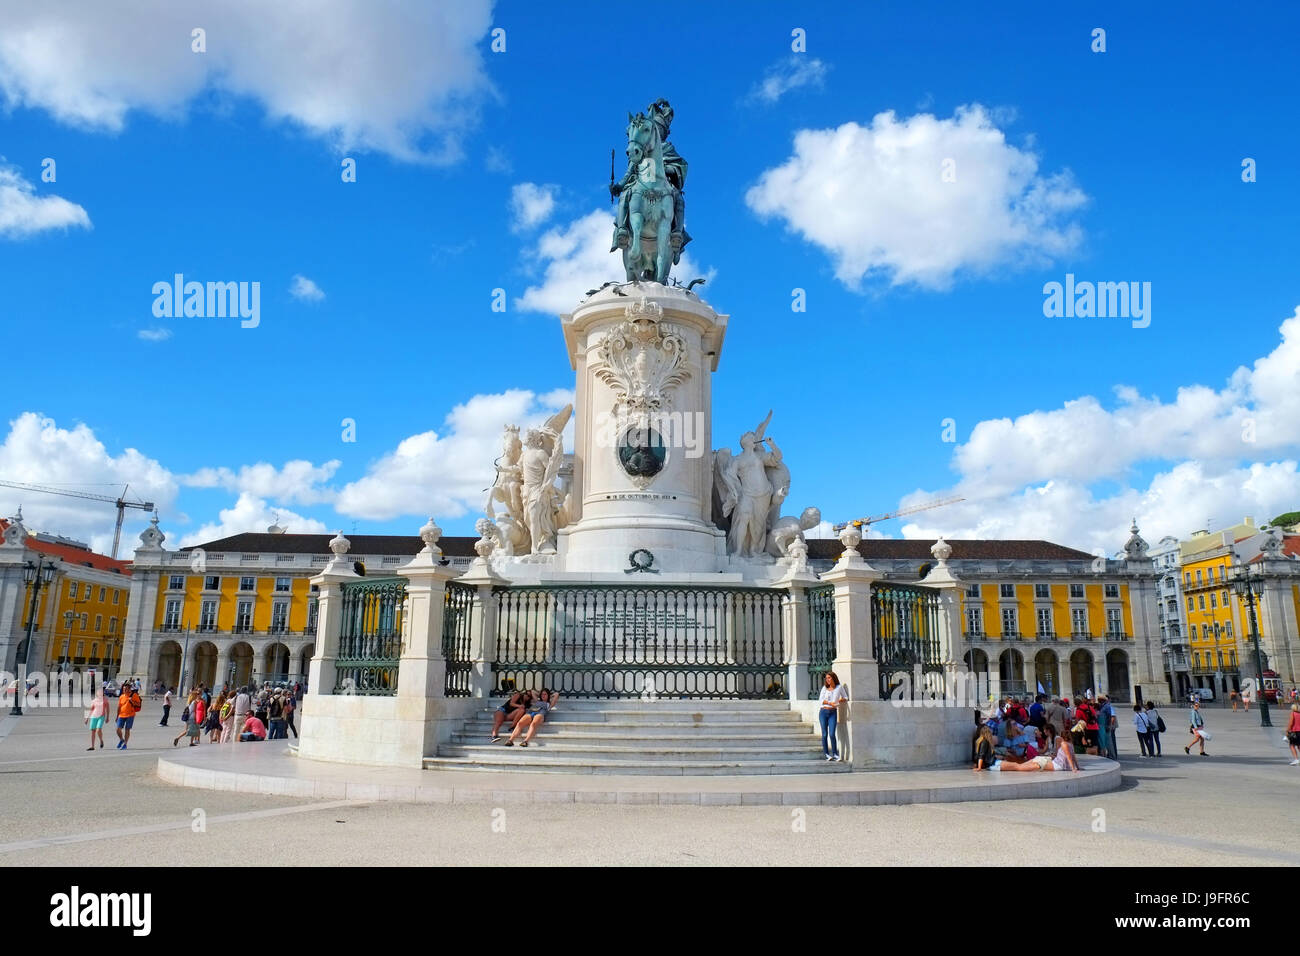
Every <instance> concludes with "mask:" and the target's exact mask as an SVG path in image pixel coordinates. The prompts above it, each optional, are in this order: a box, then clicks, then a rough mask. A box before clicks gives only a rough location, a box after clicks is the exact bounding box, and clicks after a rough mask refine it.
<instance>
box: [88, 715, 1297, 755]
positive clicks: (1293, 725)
mask: <svg viewBox="0 0 1300 956" xmlns="http://www.w3.org/2000/svg"><path fill="white" fill-rule="evenodd" d="M1286 742H1287V743H1288V744H1290V746H1291V766H1293V767H1294V766H1297V765H1300V704H1292V705H1291V722H1290V723H1289V724H1287V725H1286ZM100 746H103V744H101V745H100Z"/></svg>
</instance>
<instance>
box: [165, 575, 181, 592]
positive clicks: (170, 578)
mask: <svg viewBox="0 0 1300 956" xmlns="http://www.w3.org/2000/svg"><path fill="white" fill-rule="evenodd" d="M177 581H179V582H180V583H179V584H177V583H176V582H177ZM167 590H168V591H184V590H185V575H183V574H169V575H167Z"/></svg>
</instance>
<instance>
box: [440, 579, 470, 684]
mask: <svg viewBox="0 0 1300 956" xmlns="http://www.w3.org/2000/svg"><path fill="white" fill-rule="evenodd" d="M477 591H478V589H477V588H475V587H473V586H472V585H469V584H457V583H456V582H455V581H451V582H448V584H447V593H446V598H445V600H444V602H443V610H442V655H443V657H445V658H446V659H447V676H446V681H445V683H444V686H443V693H444V694H445V695H446V696H448V697H469V696H470V694H471V688H470V672H471V670H472V669H473V667H474V662H473V661H472V660H470V648H469V639H470V621H471V618H472V616H473V614H472V612H473V610H474V597H475V595H476V594H477Z"/></svg>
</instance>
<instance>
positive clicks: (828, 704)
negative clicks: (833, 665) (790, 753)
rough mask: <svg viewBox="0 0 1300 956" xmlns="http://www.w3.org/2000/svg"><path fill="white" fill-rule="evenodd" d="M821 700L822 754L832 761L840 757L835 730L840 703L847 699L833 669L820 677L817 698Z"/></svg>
mask: <svg viewBox="0 0 1300 956" xmlns="http://www.w3.org/2000/svg"><path fill="white" fill-rule="evenodd" d="M818 699H819V700H820V702H821V714H820V715H819V716H820V720H821V725H822V754H823V755H824V756H825V757H826V759H827V760H830V761H832V762H835V761H838V760H839V759H840V745H839V741H838V740H837V739H836V736H835V730H836V727H837V726H838V724H839V716H840V703H841V701H844V700H847V699H848V694H846V693H845V692H844V685H843V684H841V683H840V679H839V676H838V675H837V674H836V673H835V672H834V671H827V672H826V676H825V677H824V678H822V692H821V696H820V697H819V698H818Z"/></svg>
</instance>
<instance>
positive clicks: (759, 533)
mask: <svg viewBox="0 0 1300 956" xmlns="http://www.w3.org/2000/svg"><path fill="white" fill-rule="evenodd" d="M771 420H772V413H771V412H768V413H767V418H765V419H764V420H763V423H762V424H761V425H759V426H758V428H757V429H756V430H754V431H752V432H745V434H743V435H741V436H740V448H741V451H740V454H739V455H735V456H733V455H732V454H731V452H730V450H729V449H722V450H719V451H718V452H715V453H714V469H715V475H714V479H715V481H716V482H717V488H718V491H719V494H718V498H719V505H720V510H721V512H722V515H723V517H725V518H730V520H731V527H730V528H729V529H728V531H727V551H728V552H729V553H731V554H733V555H736V556H737V557H742V558H752V557H756V556H758V555H760V554H763V553H764V552H765V551H766V550H767V529H768V522H769V521H770V520H771V513H772V499H773V497H774V496H776V495H778V494H779V495H780V496H781V498H782V499H783V498H784V497H785V492H786V490H787V488H788V483H789V472H788V471H784V466H783V465H782V463H781V449H780V448H778V447H777V446H776V443H775V442H774V441H772V439H770V438H767V439H764V437H763V433H764V432H765V431H766V430H767V426H768V423H769V422H770V421H771ZM765 442H766V445H767V448H764V443H765ZM769 470H771V471H772V472H775V474H770V473H769ZM774 478H775V479H776V480H775V481H774V480H773V479H774ZM778 485H779V487H778Z"/></svg>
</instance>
